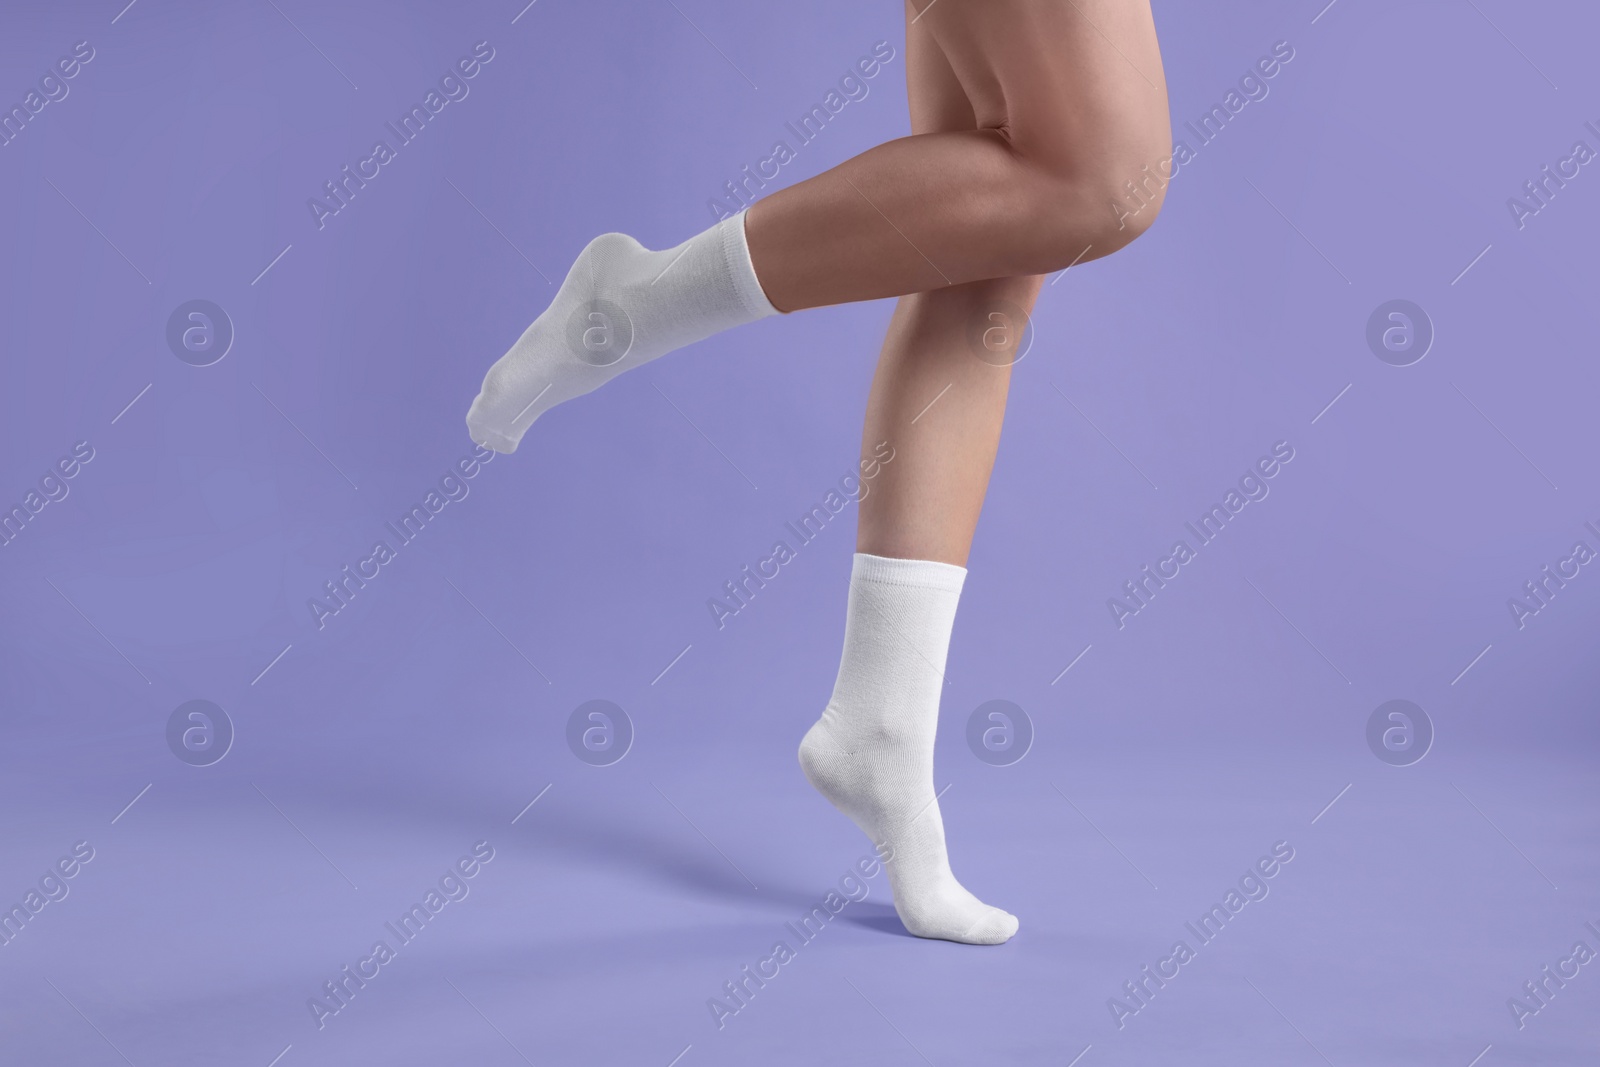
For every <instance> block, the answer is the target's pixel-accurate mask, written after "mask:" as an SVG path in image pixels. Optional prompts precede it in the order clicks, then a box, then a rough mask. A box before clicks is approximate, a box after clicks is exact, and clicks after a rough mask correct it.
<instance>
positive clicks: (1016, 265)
mask: <svg viewBox="0 0 1600 1067" xmlns="http://www.w3.org/2000/svg"><path fill="white" fill-rule="evenodd" d="M916 3H917V4H919V5H921V4H923V3H924V0H916ZM907 19H908V21H909V25H908V27H907V50H908V59H907V67H908V76H913V77H914V75H911V74H910V71H909V68H910V67H911V65H912V64H913V62H916V61H915V60H913V59H912V58H910V57H912V56H915V55H916V54H917V53H918V51H919V50H921V51H923V52H931V51H935V50H936V51H937V52H938V53H939V54H940V55H942V56H943V57H945V58H944V59H943V60H941V62H942V63H943V64H944V73H943V74H942V75H941V77H943V78H944V79H946V80H947V81H948V82H949V83H950V84H951V85H954V86H957V87H959V89H960V91H961V93H962V95H963V97H964V101H965V102H964V103H963V104H962V105H961V107H963V108H964V109H965V112H966V113H967V114H969V115H970V118H969V119H968V121H966V122H965V124H964V125H963V126H961V127H960V128H955V127H952V126H948V125H946V126H939V125H937V124H933V125H930V124H927V123H923V124H921V125H920V126H919V124H918V122H917V121H916V120H915V118H914V121H913V131H914V132H913V134H912V136H910V137H904V138H901V139H900V140H897V141H892V142H890V143H889V144H886V145H880V146H879V147H877V148H874V149H871V150H870V151H868V152H865V153H863V154H862V155H860V156H857V157H856V158H854V159H852V160H849V161H847V162H846V163H844V164H842V165H841V166H838V167H835V168H834V169H832V170H830V171H828V172H826V173H824V174H820V175H818V176H817V177H815V178H812V179H810V180H808V181H804V182H801V183H799V184H798V185H795V186H792V187H790V188H788V189H784V190H781V191H779V192H776V193H774V194H772V195H771V196H770V197H767V198H766V199H764V200H762V201H760V202H759V203H757V204H756V205H755V206H754V207H752V208H751V209H750V210H749V211H748V212H741V213H740V214H739V215H738V216H735V217H733V218H730V219H726V220H724V221H723V222H720V223H718V224H717V225H716V226H713V227H712V228H711V229H709V230H706V231H705V232H704V233H701V234H698V235H696V236H695V237H692V238H690V239H689V240H688V241H685V242H684V243H683V244H681V245H679V246H677V247H676V248H671V249H666V250H663V251H650V250H648V249H645V248H643V247H642V246H641V245H640V244H639V242H637V241H635V240H634V239H633V238H631V237H628V236H626V235H624V234H604V235H602V236H600V237H597V238H596V239H595V240H594V241H592V242H591V243H590V244H589V246H588V247H587V248H585V249H584V250H583V252H582V254H580V255H579V257H578V260H577V261H576V262H575V263H574V264H573V266H572V269H571V271H570V272H569V273H568V275H567V278H566V281H565V282H563V283H562V286H561V289H560V291H559V292H557V294H556V297H555V300H554V301H553V302H552V303H551V304H550V306H549V307H548V308H547V309H546V310H545V312H544V314H542V315H540V316H539V318H538V319H537V320H535V321H534V323H533V325H531V326H529V327H528V329H527V330H525V331H524V332H523V334H522V337H521V338H519V339H518V341H517V343H516V344H515V345H513V346H512V348H511V350H510V351H509V352H507V353H506V354H505V355H504V356H503V357H501V359H500V360H499V362H497V363H496V364H495V365H494V366H493V367H491V368H490V370H489V373H488V374H487V375H486V376H485V378H484V382H483V387H482V389H481V391H480V392H479V395H478V397H477V399H476V400H474V402H473V404H472V409H471V410H470V411H469V412H468V414H467V428H468V432H469V433H470V434H471V435H472V439H473V440H474V441H477V442H479V443H480V444H485V445H488V446H489V447H491V448H494V449H496V450H497V451H500V452H511V451H514V450H515V449H516V447H517V443H518V442H519V441H520V440H521V438H522V435H523V434H524V433H525V432H526V431H527V429H528V427H529V426H530V425H532V423H533V421H534V420H535V419H537V418H538V417H539V416H540V415H541V414H543V413H544V412H545V411H547V410H549V409H550V408H551V407H553V406H555V405H556V404H558V403H560V402H562V401H564V400H568V399H571V398H573V397H576V396H581V395H582V394H584V393H587V392H589V391H591V390H593V389H596V388H598V387H599V386H600V385H602V384H604V383H605V382H606V381H608V380H610V379H611V378H613V377H615V376H616V375H617V374H619V373H621V372H622V371H625V370H628V369H630V368H632V367H637V366H640V365H641V364H643V363H646V362H648V361H649V360H651V359H654V358H655V357H657V356H660V355H663V354H665V353H666V352H669V351H671V350H673V349H674V348H680V347H682V346H684V345H686V344H691V343H693V342H694V341H697V340H700V339H702V338H705V337H709V336H710V335H712V334H714V333H719V332H721V331H722V330H726V329H731V328H732V327H734V326H737V325H740V324H741V323H746V322H750V321H753V320H755V319H758V318H761V317H763V316H766V315H771V314H775V313H776V312H777V311H779V310H783V311H795V310H798V309H800V308H809V307H817V306H820V305H823V304H837V303H843V302H846V301H852V300H871V299H875V298H879V297H886V296H903V295H906V294H908V293H920V292H924V291H927V290H930V289H939V288H946V287H949V286H953V285H960V284H963V283H967V282H973V281H979V280H983V279H991V278H1009V277H1015V276H1025V275H1034V274H1044V273H1048V272H1050V271H1054V270H1059V269H1062V268H1064V267H1067V266H1069V265H1071V264H1072V263H1074V262H1078V261H1082V260H1088V259H1093V258H1096V257H1098V256H1103V255H1107V254H1109V253H1110V252H1112V251H1115V250H1116V249H1118V248H1120V247H1122V246H1123V245H1125V244H1127V243H1128V242H1129V241H1131V240H1132V239H1133V238H1134V237H1135V236H1137V235H1138V234H1139V233H1141V232H1142V231H1143V230H1144V229H1145V228H1146V227H1147V226H1148V225H1149V224H1150V222H1151V221H1152V220H1153V219H1154V217H1155V215H1156V212H1157V211H1158V210H1159V205H1160V200H1161V197H1162V190H1163V188H1164V185H1165V182H1164V180H1163V177H1162V166H1161V165H1162V162H1163V161H1164V160H1167V159H1168V157H1169V156H1170V144H1171V131H1170V128H1169V126H1168V120H1167V102H1166V89H1165V82H1164V79H1163V77H1162V72H1161V56H1160V52H1159V51H1158V49H1157V46H1156V38H1155V28H1154V24H1153V21H1152V19H1151V15H1150V7H1149V0H931V2H928V3H927V4H926V6H922V7H920V9H917V8H913V7H911V5H910V4H909V3H908V5H907ZM924 66H926V64H924ZM917 106H921V105H917V104H916V103H915V102H914V103H913V107H914V108H916V107H917ZM952 106H953V105H952ZM1134 190H1137V191H1138V196H1139V198H1140V200H1141V202H1143V203H1145V204H1146V206H1145V207H1144V208H1143V209H1142V210H1140V211H1139V212H1138V213H1137V214H1136V215H1133V216H1132V217H1131V218H1130V217H1128V216H1129V214H1130V212H1129V211H1128V209H1127V208H1126V207H1123V208H1122V209H1120V210H1119V208H1118V207H1117V206H1116V205H1117V203H1118V202H1119V200H1120V202H1122V203H1123V204H1126V203H1128V198H1129V196H1130V193H1132V192H1133V191H1134Z"/></svg>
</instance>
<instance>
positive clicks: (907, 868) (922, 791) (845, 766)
mask: <svg viewBox="0 0 1600 1067" xmlns="http://www.w3.org/2000/svg"><path fill="white" fill-rule="evenodd" d="M840 734H844V735H845V736H847V737H850V735H851V734H854V735H855V736H854V737H852V738H851V741H850V743H849V746H848V747H847V746H846V745H845V744H841V743H840ZM875 735H876V736H871V737H866V738H864V737H861V736H860V731H859V730H857V731H850V730H849V729H847V728H845V726H844V724H843V723H842V722H841V717H840V715H839V714H838V712H837V710H836V709H835V708H834V706H833V705H832V704H830V705H829V706H828V709H827V710H826V711H824V712H823V713H822V718H820V719H818V720H817V722H816V724H815V725H813V726H812V727H811V729H810V730H809V731H808V732H807V733H806V736H805V738H804V740H802V741H801V742H800V766H801V768H802V769H803V770H804V771H805V774H806V778H807V779H809V780H810V782H811V784H812V785H813V786H815V787H816V789H817V791H818V792H819V793H821V794H822V795H823V796H825V797H827V798H828V800H829V801H830V802H831V803H832V804H833V806H834V807H836V808H838V809H839V810H840V811H842V812H844V813H845V814H846V815H848V816H849V817H850V818H851V819H852V820H853V821H854V822H855V824H856V825H857V826H859V827H860V828H861V830H862V832H864V833H865V834H866V835H867V836H868V837H869V838H871V839H872V840H873V842H874V843H877V844H879V845H880V846H882V845H886V846H888V848H887V849H886V852H887V855H888V858H887V859H886V860H885V862H884V866H885V869H887V870H888V872H889V885H890V888H891V889H892V890H893V892H894V910H895V911H896V912H897V913H898V914H899V916H900V921H901V922H902V923H904V924H905V928H906V929H907V930H909V931H910V932H911V933H913V934H915V935H917V936H918V937H930V938H939V939H942V940H945V941H959V942H961V943H962V944H966V945H998V944H1001V943H1003V942H1005V941H1007V940H1009V939H1010V938H1011V935H1012V934H1014V933H1016V932H1017V918H1016V916H1014V915H1012V914H1010V913H1009V912H1006V911H1002V910H1001V909H999V908H996V907H992V906H990V905H988V904H985V903H984V902H983V901H981V900H979V899H978V898H977V897H975V896H973V895H972V894H971V893H970V892H968V891H967V889H966V887H965V886H963V885H962V884H961V883H960V882H958V881H956V876H955V875H954V874H953V873H951V871H950V860H949V857H948V856H947V854H946V852H945V844H944V821H943V820H942V819H941V817H940V814H939V800H938V797H937V796H936V795H935V793H934V791H933V745H932V738H931V737H929V738H927V739H926V740H925V741H924V739H922V738H918V737H914V736H906V735H904V734H903V733H900V732H898V731H894V730H878V731H875Z"/></svg>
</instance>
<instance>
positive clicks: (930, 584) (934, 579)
mask: <svg viewBox="0 0 1600 1067" xmlns="http://www.w3.org/2000/svg"><path fill="white" fill-rule="evenodd" d="M850 580H851V581H852V582H877V583H879V584H881V585H904V586H910V587H912V588H915V589H942V590H945V591H946V592H951V593H959V592H961V586H962V584H963V583H965V582H966V580H967V568H965V567H957V566H956V565H955V564H954V563H940V562H938V561H937V560H931V559H893V558H891V557H889V556H874V555H871V554H870V553H867V552H857V553H856V558H855V564H854V566H852V567H851V570H850Z"/></svg>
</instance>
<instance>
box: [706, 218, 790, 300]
mask: <svg viewBox="0 0 1600 1067" xmlns="http://www.w3.org/2000/svg"><path fill="white" fill-rule="evenodd" d="M744 217H745V212H743V211H741V212H739V213H738V214H737V215H734V216H733V217H732V218H727V219H723V220H722V221H721V222H719V223H717V225H718V226H720V227H722V254H723V255H724V256H726V257H727V260H728V276H729V277H730V278H732V279H733V285H734V288H735V290H736V291H737V292H738V294H739V301H740V302H741V303H742V304H743V305H744V307H745V310H746V311H747V312H748V313H749V315H750V321H751V322H754V321H755V320H756V319H764V318H766V317H767V316H768V315H777V314H779V313H780V312H779V311H778V309H777V308H775V307H773V306H772V301H770V300H768V299H767V293H766V290H765V289H762V288H761V279H759V278H757V277H756V266H755V263H754V262H752V261H751V259H750V243H749V242H748V241H747V240H746V239H745V233H744Z"/></svg>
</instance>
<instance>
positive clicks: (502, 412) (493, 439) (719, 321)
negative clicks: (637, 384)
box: [467, 211, 778, 452]
mask: <svg viewBox="0 0 1600 1067" xmlns="http://www.w3.org/2000/svg"><path fill="white" fill-rule="evenodd" d="M777 313H778V309H777V308H775V307H773V306H772V304H771V302H770V301H768V300H767V296H766V293H764V292H763V291H762V289H761V283H760V282H759V281H757V280H756V272H755V268H754V267H753V266H752V265H751V263H750V248H749V245H747V244H746V243H745V235H744V212H742V211H741V212H739V214H737V215H734V216H733V217H731V218H727V219H723V220H722V221H721V222H719V223H717V224H716V225H715V226H712V227H711V228H710V229H708V230H706V231H704V232H703V233H699V234H696V235H695V236H693V237H691V238H689V239H688V240H687V241H685V242H683V244H681V245H679V246H678V247H676V248H669V249H667V250H666V251H664V252H652V251H650V250H649V249H647V248H645V247H644V246H643V245H641V244H640V243H639V242H638V241H635V240H634V239H633V238H632V237H629V236H628V235H627V234H625V233H606V234H601V235H600V236H599V237H596V238H595V239H594V240H593V241H590V242H589V244H588V246H587V247H585V248H584V250H583V251H582V252H581V253H579V255H578V259H577V261H576V262H575V263H573V264H572V269H571V270H569V271H568V272H567V278H566V280H565V281H564V282H562V283H561V289H560V290H559V291H558V292H557V293H556V297H555V299H554V300H553V301H551V303H550V306H549V307H548V308H547V309H545V312H544V314H542V315H540V316H539V317H538V318H537V319H535V320H534V322H533V325H531V326H529V327H528V328H527V329H526V330H524V331H523V333H522V336H521V337H520V338H518V339H517V343H516V344H514V345H512V346H511V351H509V352H507V353H506V354H505V355H503V356H501V357H500V359H499V361H498V362H496V363H495V365H494V366H492V367H490V368H489V373H488V374H487V375H486V376H485V377H484V379H483V389H482V391H480V392H479V393H478V397H477V399H476V400H474V401H473V402H472V409H471V410H470V411H468V412H467V432H468V433H470V434H471V435H472V440H473V441H475V442H477V443H478V444H480V445H485V446H487V447H489V448H492V449H494V450H495V451H496V452H514V451H516V448H517V442H519V441H521V440H522V435H523V434H524V433H526V432H527V430H528V427H529V426H531V425H533V420H534V419H537V418H538V417H539V416H540V415H542V414H544V413H545V412H546V411H548V410H550V409H551V408H553V407H555V406H556V405H557V404H559V403H561V402H562V401H563V400H571V399H572V398H573V397H576V396H582V395H583V394H584V393H587V392H590V391H591V390H594V389H598V388H599V387H600V386H601V385H603V384H605V383H606V382H608V381H610V380H611V379H612V378H614V377H616V376H617V375H618V374H621V373H622V372H623V371H625V370H629V369H631V368H633V367H637V366H639V365H641V364H643V363H647V362H649V361H650V360H652V359H655V358H656V357H657V356H662V355H666V354H667V353H668V352H671V351H672V350H673V349H675V348H682V347H683V346H684V345H687V344H692V343H693V342H695V341H699V340H701V339H703V338H706V337H710V336H711V335H712V334H714V333H720V332H722V331H723V330H727V329H732V328H733V327H735V326H739V325H742V324H744V323H746V322H753V321H755V320H756V319H761V318H765V317H767V316H768V315H775V314H777Z"/></svg>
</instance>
